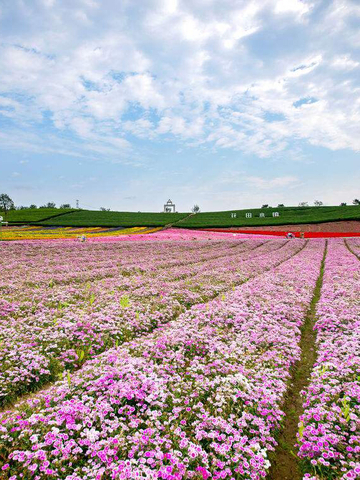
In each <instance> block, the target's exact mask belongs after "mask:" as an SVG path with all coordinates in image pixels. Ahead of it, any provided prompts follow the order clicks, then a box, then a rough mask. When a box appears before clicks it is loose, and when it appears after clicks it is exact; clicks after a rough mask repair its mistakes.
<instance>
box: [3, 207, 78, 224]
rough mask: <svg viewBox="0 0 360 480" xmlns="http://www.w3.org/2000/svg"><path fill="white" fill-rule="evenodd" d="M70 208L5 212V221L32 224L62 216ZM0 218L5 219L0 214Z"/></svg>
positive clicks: (70, 210)
mask: <svg viewBox="0 0 360 480" xmlns="http://www.w3.org/2000/svg"><path fill="white" fill-rule="evenodd" d="M72 211H73V210H72V209H71V208H70V209H69V208H66V209H65V208H64V209H60V208H34V209H32V208H29V209H26V210H10V211H9V212H7V215H6V220H7V221H8V222H9V223H32V222H41V221H43V220H47V219H48V218H50V217H54V216H58V215H63V214H67V213H70V212H72ZM0 216H1V217H3V218H4V219H5V214H4V213H1V212H0Z"/></svg>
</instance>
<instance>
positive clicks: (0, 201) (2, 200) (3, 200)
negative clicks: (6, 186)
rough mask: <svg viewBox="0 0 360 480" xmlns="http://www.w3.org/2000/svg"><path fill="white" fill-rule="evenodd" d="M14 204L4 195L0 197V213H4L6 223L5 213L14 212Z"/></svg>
mask: <svg viewBox="0 0 360 480" xmlns="http://www.w3.org/2000/svg"><path fill="white" fill-rule="evenodd" d="M14 208H15V204H14V202H13V201H12V200H11V198H10V197H9V195H7V194H6V193H2V194H1V195H0V211H1V212H4V217H5V221H6V217H7V213H8V211H9V210H14Z"/></svg>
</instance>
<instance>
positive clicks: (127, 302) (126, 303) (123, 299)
mask: <svg viewBox="0 0 360 480" xmlns="http://www.w3.org/2000/svg"><path fill="white" fill-rule="evenodd" d="M129 305H130V298H129V296H128V295H124V296H123V297H121V298H120V306H121V307H122V308H127V307H128V306H129Z"/></svg>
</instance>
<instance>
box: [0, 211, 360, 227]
mask: <svg viewBox="0 0 360 480" xmlns="http://www.w3.org/2000/svg"><path fill="white" fill-rule="evenodd" d="M273 212H279V217H273V216H272V214H273ZM232 213H236V218H232V217H231V214H232ZM246 213H252V218H246V216H245V215H246ZM260 213H264V214H265V217H264V218H261V217H260V216H259V215H260ZM0 215H2V216H4V215H3V214H1V213H0ZM7 220H8V221H9V223H10V224H11V223H13V224H16V223H18V224H21V223H23V224H24V223H28V224H29V223H34V224H37V225H51V226H59V227H60V226H61V227H68V226H69V227H135V226H136V227H162V226H165V225H168V224H172V223H175V222H177V223H176V226H177V227H184V228H224V227H258V226H263V227H266V226H269V225H291V224H292V225H295V224H300V223H321V222H335V221H340V220H360V206H359V205H349V206H344V207H338V206H337V207H335V206H333V207H282V208H263V209H260V208H257V209H247V210H228V211H225V212H204V213H198V214H196V215H192V216H189V214H188V213H150V212H147V213H146V212H101V211H95V210H60V209H53V208H41V209H34V210H30V209H29V210H12V211H10V212H9V213H8V218H7Z"/></svg>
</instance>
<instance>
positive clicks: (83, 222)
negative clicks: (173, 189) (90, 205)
mask: <svg viewBox="0 0 360 480" xmlns="http://www.w3.org/2000/svg"><path fill="white" fill-rule="evenodd" d="M187 215H188V214H187V213H146V212H145V213H143V212H99V211H94V210H76V211H74V212H72V213H68V214H66V215H61V216H60V217H55V218H50V219H48V220H46V221H43V222H40V224H41V225H58V226H71V227H87V226H91V227H120V226H121V227H148V226H149V227H162V226H164V225H167V224H169V223H173V222H177V221H178V220H181V219H182V218H185V217H186V216H187Z"/></svg>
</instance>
